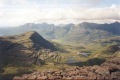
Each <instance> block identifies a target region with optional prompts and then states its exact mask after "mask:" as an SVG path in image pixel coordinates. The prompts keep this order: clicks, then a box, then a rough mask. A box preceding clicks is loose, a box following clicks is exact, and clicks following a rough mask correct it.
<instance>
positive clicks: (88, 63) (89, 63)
mask: <svg viewBox="0 0 120 80" xmlns="http://www.w3.org/2000/svg"><path fill="white" fill-rule="evenodd" d="M104 62H105V59H103V58H92V59H89V60H87V61H85V62H75V63H67V64H68V65H71V66H79V67H82V66H94V65H101V64H102V63H104Z"/></svg>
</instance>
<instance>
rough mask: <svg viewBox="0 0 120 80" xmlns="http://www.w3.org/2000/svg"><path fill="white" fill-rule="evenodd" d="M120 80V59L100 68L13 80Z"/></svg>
mask: <svg viewBox="0 0 120 80" xmlns="http://www.w3.org/2000/svg"><path fill="white" fill-rule="evenodd" d="M43 79H44V80H48V79H51V80H57V79H60V80H61V79H71V80H73V79H74V80H75V79H79V80H120V57H112V58H108V59H107V60H106V61H105V62H104V63H103V64H102V65H100V66H97V65H95V66H84V67H68V68H66V69H65V70H61V71H57V70H56V71H55V70H54V71H53V70H52V71H51V70H47V71H36V72H33V73H31V74H23V75H22V76H21V77H20V76H15V77H14V78H13V80H43Z"/></svg>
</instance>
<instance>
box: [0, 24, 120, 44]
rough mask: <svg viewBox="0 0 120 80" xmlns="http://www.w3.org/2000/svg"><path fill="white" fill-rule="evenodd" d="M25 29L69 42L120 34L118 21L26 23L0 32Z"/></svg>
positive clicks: (23, 30)
mask: <svg viewBox="0 0 120 80" xmlns="http://www.w3.org/2000/svg"><path fill="white" fill-rule="evenodd" d="M26 31H37V32H38V33H39V34H41V35H42V36H43V37H44V38H45V39H48V40H53V39H58V40H63V41H70V42H81V43H89V42H93V41H96V40H99V39H104V38H109V37H113V36H119V35H120V23H119V22H114V23H110V24H108V23H105V24H97V23H88V22H83V23H80V24H77V25H76V24H72V23H71V24H62V25H58V26H55V25H54V24H47V23H41V24H34V23H28V24H24V25H21V26H18V27H14V28H8V29H7V28H6V29H0V34H2V35H3V34H4V35H14V34H19V33H23V32H26Z"/></svg>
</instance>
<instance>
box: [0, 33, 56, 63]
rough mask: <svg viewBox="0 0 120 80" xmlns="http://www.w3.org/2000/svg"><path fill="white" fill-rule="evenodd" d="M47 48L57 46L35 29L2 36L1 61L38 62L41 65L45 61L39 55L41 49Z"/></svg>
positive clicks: (0, 41)
mask: <svg viewBox="0 0 120 80" xmlns="http://www.w3.org/2000/svg"><path fill="white" fill-rule="evenodd" d="M45 49H49V50H55V47H54V46H53V45H52V44H51V43H50V42H49V41H47V40H45V39H44V38H43V37H42V36H40V35H39V34H38V33H37V32H35V31H30V32H26V33H23V34H20V35H15V36H5V37H0V57H3V58H1V60H0V61H1V62H2V63H3V64H4V63H5V64H9V63H11V64H14V65H16V64H18V65H19V64H22V65H23V64H34V63H35V64H36V63H37V64H39V65H40V64H42V63H43V60H42V59H41V58H40V57H39V56H40V50H45ZM4 59H5V60H4ZM4 61H5V62H4ZM1 65H2V64H1Z"/></svg>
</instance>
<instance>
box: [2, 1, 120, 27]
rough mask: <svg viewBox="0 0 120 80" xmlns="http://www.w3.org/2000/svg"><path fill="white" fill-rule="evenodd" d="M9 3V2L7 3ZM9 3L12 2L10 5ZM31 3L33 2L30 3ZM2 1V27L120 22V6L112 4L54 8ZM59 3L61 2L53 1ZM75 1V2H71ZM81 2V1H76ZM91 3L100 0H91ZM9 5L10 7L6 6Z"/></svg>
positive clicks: (25, 2)
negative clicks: (28, 24)
mask: <svg viewBox="0 0 120 80" xmlns="http://www.w3.org/2000/svg"><path fill="white" fill-rule="evenodd" d="M7 1H8V2H7ZM9 1H12V2H10V3H9ZM29 1H31V2H29ZM29 1H28V0H0V26H17V25H21V24H24V23H30V22H34V23H41V22H48V23H54V24H60V23H71V22H72V23H79V22H83V21H91V22H112V21H116V20H117V21H120V6H117V5H116V4H112V5H111V6H109V7H102V8H95V7H90V8H89V7H81V6H79V7H78V6H75V7H63V6H62V7H56V5H53V6H52V7H49V6H46V5H42V4H41V5H39V4H38V3H36V2H34V1H35V0H29ZM52 1H56V3H58V1H59V0H52ZM71 1H73V0H71ZM75 1H76V2H77V1H81V0H75ZM87 1H88V0H87ZM90 1H91V3H93V2H99V0H90ZM6 4H9V5H11V6H9V5H6Z"/></svg>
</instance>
